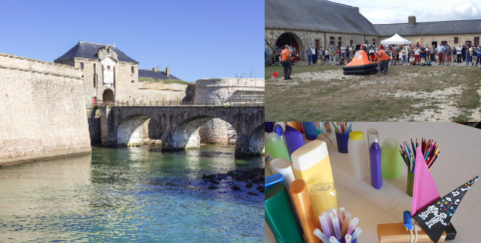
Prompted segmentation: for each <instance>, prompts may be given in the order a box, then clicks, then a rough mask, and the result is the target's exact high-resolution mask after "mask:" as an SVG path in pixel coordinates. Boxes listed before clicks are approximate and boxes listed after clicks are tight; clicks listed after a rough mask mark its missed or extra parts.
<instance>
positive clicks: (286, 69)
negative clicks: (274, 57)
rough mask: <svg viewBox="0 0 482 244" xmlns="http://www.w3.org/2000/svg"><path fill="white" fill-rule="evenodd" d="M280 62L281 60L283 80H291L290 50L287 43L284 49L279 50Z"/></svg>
mask: <svg viewBox="0 0 482 244" xmlns="http://www.w3.org/2000/svg"><path fill="white" fill-rule="evenodd" d="M281 62H283V73H284V75H285V80H291V77H290V75H291V52H290V50H289V46H288V45H285V49H284V50H283V51H282V52H281Z"/></svg>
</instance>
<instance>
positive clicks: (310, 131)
mask: <svg viewBox="0 0 482 244" xmlns="http://www.w3.org/2000/svg"><path fill="white" fill-rule="evenodd" d="M303 129H305V136H306V139H308V140H316V138H318V133H317V131H316V130H317V129H316V126H315V124H314V123H313V122H303Z"/></svg>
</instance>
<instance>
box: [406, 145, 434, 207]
mask: <svg viewBox="0 0 482 244" xmlns="http://www.w3.org/2000/svg"><path fill="white" fill-rule="evenodd" d="M414 174H415V178H414V180H413V198H412V216H414V215H415V214H417V213H418V212H420V211H421V210H423V209H425V208H427V207H428V206H429V205H430V204H432V203H433V202H434V201H437V200H438V199H440V193H439V191H438V189H437V184H435V181H434V180H433V177H432V173H430V170H429V169H428V166H427V163H426V162H425V160H424V157H423V153H422V150H421V149H420V147H417V156H416V158H415V171H414Z"/></svg>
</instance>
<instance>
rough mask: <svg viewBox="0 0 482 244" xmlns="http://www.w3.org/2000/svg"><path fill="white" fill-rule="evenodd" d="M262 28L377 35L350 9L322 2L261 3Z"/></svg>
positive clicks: (274, 0) (268, 0) (276, 0)
mask: <svg viewBox="0 0 482 244" xmlns="http://www.w3.org/2000/svg"><path fill="white" fill-rule="evenodd" d="M361 7H363V6H361ZM265 27H266V28H269V27H278V28H294V29H311V30H318V31H324V32H345V33H354V34H365V35H377V36H378V33H377V32H376V31H375V29H374V28H373V25H372V23H371V22H370V21H368V20H367V19H366V18H365V17H364V16H363V15H362V14H360V13H359V12H358V11H357V10H356V9H355V8H354V7H352V6H348V5H344V4H340V3H334V2H330V1H326V0H265Z"/></svg>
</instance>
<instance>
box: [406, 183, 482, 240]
mask: <svg viewBox="0 0 482 244" xmlns="http://www.w3.org/2000/svg"><path fill="white" fill-rule="evenodd" d="M478 178H479V176H476V177H475V178H473V179H472V180H470V181H467V183H465V184H463V185H461V186H460V187H458V188H457V189H455V190H454V191H452V192H451V193H449V194H447V195H445V196H444V197H442V198H440V199H439V200H437V201H435V202H434V203H432V204H431V205H429V206H428V207H427V208H426V209H424V210H423V211H420V212H419V213H418V214H416V215H415V216H413V219H414V220H415V221H417V223H418V225H420V227H422V228H423V230H425V232H426V233H427V235H428V236H429V237H430V239H432V241H433V242H435V243H436V242H438V240H439V239H440V237H441V236H442V234H443V232H444V231H445V229H446V228H447V224H448V223H449V222H450V219H452V216H453V215H454V214H455V211H456V210H457V208H458V206H459V204H460V202H461V201H462V198H463V197H464V196H465V193H466V192H467V191H468V190H469V189H470V187H472V185H473V184H474V182H475V181H476V180H477V179H478Z"/></svg>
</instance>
